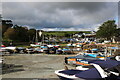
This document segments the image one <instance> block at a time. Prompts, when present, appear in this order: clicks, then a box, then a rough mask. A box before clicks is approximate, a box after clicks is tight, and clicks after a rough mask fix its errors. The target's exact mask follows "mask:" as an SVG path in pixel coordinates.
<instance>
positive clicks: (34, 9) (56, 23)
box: [3, 2, 118, 30]
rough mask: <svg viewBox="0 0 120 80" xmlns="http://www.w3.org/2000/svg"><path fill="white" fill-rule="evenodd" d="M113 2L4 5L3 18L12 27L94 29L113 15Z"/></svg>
mask: <svg viewBox="0 0 120 80" xmlns="http://www.w3.org/2000/svg"><path fill="white" fill-rule="evenodd" d="M117 9H118V8H117V3H115V2H38V3H37V2H31V3H30V2H24V3H23V2H21V3H20V2H19V3H18V2H17V3H15V2H10V3H9V2H6V3H3V18H5V19H12V20H13V22H14V24H18V25H27V26H30V27H36V28H38V29H42V28H56V27H61V28H66V27H67V28H72V29H73V28H74V29H75V30H76V29H77V30H78V28H83V29H88V28H91V29H92V28H95V25H98V24H101V23H102V22H104V21H107V20H108V19H115V17H116V16H117Z"/></svg>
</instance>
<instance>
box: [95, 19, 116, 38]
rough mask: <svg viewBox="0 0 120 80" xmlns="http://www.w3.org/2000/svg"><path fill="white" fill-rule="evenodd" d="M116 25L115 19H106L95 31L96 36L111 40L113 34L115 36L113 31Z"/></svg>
mask: <svg viewBox="0 0 120 80" xmlns="http://www.w3.org/2000/svg"><path fill="white" fill-rule="evenodd" d="M116 27H117V25H116V24H115V20H108V21H106V22H104V23H103V24H102V25H101V26H100V27H99V30H98V31H97V33H96V36H97V37H99V38H104V39H107V40H111V38H113V36H115V31H116V29H117V28H116Z"/></svg>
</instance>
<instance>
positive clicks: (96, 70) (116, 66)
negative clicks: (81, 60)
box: [55, 60, 120, 80]
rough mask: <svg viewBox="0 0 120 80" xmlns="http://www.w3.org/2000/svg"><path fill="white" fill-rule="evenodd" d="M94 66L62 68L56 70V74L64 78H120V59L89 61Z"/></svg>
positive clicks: (73, 79) (113, 79) (97, 79)
mask: <svg viewBox="0 0 120 80" xmlns="http://www.w3.org/2000/svg"><path fill="white" fill-rule="evenodd" d="M89 63H90V65H92V66H94V67H93V68H89V69H86V70H79V69H68V70H65V69H62V70H56V71H55V74H57V75H58V76H59V78H60V79H62V80H101V79H105V80H119V79H120V61H116V60H106V61H104V60H92V61H91V62H89Z"/></svg>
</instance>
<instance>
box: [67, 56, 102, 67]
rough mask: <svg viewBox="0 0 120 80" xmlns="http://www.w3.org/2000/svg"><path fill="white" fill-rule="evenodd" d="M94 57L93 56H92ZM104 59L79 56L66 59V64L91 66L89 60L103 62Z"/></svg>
mask: <svg viewBox="0 0 120 80" xmlns="http://www.w3.org/2000/svg"><path fill="white" fill-rule="evenodd" d="M91 55H92V54H91ZM103 59H104V57H98V56H96V57H92V56H89V55H86V54H85V55H77V56H71V57H65V63H66V64H70V65H89V64H88V61H89V60H103Z"/></svg>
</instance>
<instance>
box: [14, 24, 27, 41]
mask: <svg viewBox="0 0 120 80" xmlns="http://www.w3.org/2000/svg"><path fill="white" fill-rule="evenodd" d="M13 29H15V34H16V40H17V41H24V42H26V41H28V35H27V31H28V29H27V28H26V27H22V26H18V25H14V27H13Z"/></svg>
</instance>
